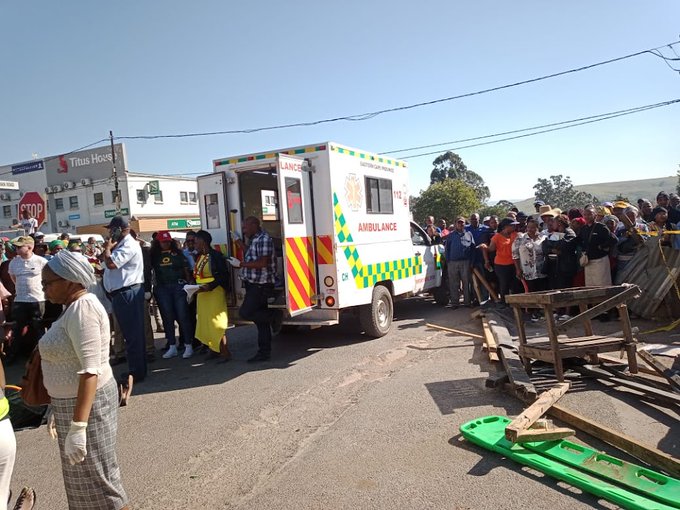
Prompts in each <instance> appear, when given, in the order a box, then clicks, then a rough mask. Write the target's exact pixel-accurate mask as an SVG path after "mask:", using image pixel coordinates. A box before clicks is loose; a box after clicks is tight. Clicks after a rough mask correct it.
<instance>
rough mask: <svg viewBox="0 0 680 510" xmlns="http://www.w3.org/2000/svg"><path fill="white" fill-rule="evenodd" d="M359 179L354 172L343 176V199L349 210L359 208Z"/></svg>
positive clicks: (360, 199) (360, 200) (360, 196)
mask: <svg viewBox="0 0 680 510" xmlns="http://www.w3.org/2000/svg"><path fill="white" fill-rule="evenodd" d="M362 198H363V197H362V191H361V180H359V178H358V177H357V175H356V174H347V177H346V178H345V200H347V205H349V208H350V210H352V211H355V212H356V211H358V210H359V209H361V204H362V202H363V200H362Z"/></svg>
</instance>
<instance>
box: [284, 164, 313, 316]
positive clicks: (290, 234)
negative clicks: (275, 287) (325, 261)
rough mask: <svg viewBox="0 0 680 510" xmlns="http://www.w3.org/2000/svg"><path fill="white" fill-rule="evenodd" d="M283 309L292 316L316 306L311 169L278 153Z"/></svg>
mask: <svg viewBox="0 0 680 510" xmlns="http://www.w3.org/2000/svg"><path fill="white" fill-rule="evenodd" d="M276 164H277V179H278V185H279V197H280V199H279V207H280V211H281V214H280V215H281V224H282V231H283V232H282V234H283V259H284V260H283V262H284V273H285V277H284V280H285V288H286V308H287V310H288V312H289V313H290V316H291V317H294V316H296V315H300V314H302V313H305V312H307V311H309V310H310V309H311V308H313V307H315V306H316V305H317V300H318V292H317V288H318V287H317V270H316V265H315V264H316V255H315V243H314V237H315V229H314V212H313V211H314V207H313V199H314V197H313V195H312V178H313V176H312V168H311V167H310V166H309V165H308V163H307V162H306V161H305V160H304V159H303V158H300V157H296V156H289V155H286V154H279V155H277V162H276Z"/></svg>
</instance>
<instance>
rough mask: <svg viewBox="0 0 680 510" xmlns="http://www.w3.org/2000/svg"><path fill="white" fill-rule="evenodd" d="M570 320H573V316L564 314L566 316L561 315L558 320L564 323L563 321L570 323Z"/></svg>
mask: <svg viewBox="0 0 680 510" xmlns="http://www.w3.org/2000/svg"><path fill="white" fill-rule="evenodd" d="M569 319H571V315H567V314H564V315H560V316H559V318H558V319H557V320H558V321H560V322H563V321H568V320H569Z"/></svg>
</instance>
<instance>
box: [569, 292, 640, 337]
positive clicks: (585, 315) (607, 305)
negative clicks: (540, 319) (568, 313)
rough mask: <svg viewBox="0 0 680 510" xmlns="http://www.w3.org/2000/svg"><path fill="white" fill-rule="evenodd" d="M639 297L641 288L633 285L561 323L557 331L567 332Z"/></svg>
mask: <svg viewBox="0 0 680 510" xmlns="http://www.w3.org/2000/svg"><path fill="white" fill-rule="evenodd" d="M639 295H640V287H638V286H637V285H631V286H630V287H629V288H628V289H626V290H624V291H623V292H621V293H619V294H617V295H616V296H614V297H611V298H609V299H606V300H605V301H602V302H601V303H599V304H597V305H595V306H593V307H592V308H588V309H586V311H584V312H582V313H580V314H578V315H576V316H574V317H572V318H571V319H568V320H566V321H564V322H561V323H559V324H558V325H557V329H558V330H560V331H565V330H566V329H568V328H570V327H572V326H573V325H575V324H580V323H582V322H584V321H589V320H590V319H592V318H594V317H597V316H598V315H600V314H602V313H604V312H606V311H608V310H610V309H612V308H614V307H615V306H617V305H619V304H621V303H625V302H626V301H628V300H629V299H631V298H634V297H637V296H639Z"/></svg>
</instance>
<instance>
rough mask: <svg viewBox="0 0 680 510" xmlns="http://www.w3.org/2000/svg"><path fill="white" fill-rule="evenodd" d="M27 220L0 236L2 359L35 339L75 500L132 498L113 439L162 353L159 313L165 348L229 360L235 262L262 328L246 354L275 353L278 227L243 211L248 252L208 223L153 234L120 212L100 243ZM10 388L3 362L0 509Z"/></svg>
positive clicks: (107, 502)
mask: <svg viewBox="0 0 680 510" xmlns="http://www.w3.org/2000/svg"><path fill="white" fill-rule="evenodd" d="M24 216H27V215H24ZM24 219H25V220H26V227H27V229H28V230H27V231H26V232H25V234H26V235H22V236H19V237H16V238H13V239H3V242H2V244H1V249H0V252H1V253H0V256H1V257H2V263H1V264H0V299H1V304H2V306H1V307H0V314H1V315H0V325H1V326H3V327H4V334H3V338H2V355H3V357H2V359H3V363H4V364H5V365H7V364H12V363H14V362H15V360H16V359H17V358H18V357H21V356H28V355H30V353H32V352H33V351H34V350H35V349H36V348H37V349H38V350H39V354H40V357H41V363H40V364H41V368H42V375H43V381H44V386H45V389H46V392H47V394H49V396H50V400H51V403H50V406H49V411H48V416H49V418H48V430H49V432H50V435H51V436H52V437H54V438H55V439H58V445H59V451H60V456H61V467H62V472H63V478H64V485H65V489H66V496H67V499H68V505H69V508H71V509H80V508H82V509H85V508H87V509H95V508H97V509H100V508H101V509H115V510H120V509H126V508H128V499H127V495H126V493H125V490H124V489H123V485H122V481H121V475H120V469H119V467H118V461H117V457H116V447H115V446H116V432H117V426H118V420H117V417H118V408H119V407H120V406H123V405H126V404H127V400H128V398H129V396H130V394H131V392H132V388H133V385H134V384H138V383H140V382H142V381H144V379H145V378H146V377H147V364H148V363H150V362H153V361H154V360H155V345H154V332H153V329H152V321H153V320H154V319H155V320H156V330H157V332H163V333H164V335H165V339H166V345H165V349H164V350H165V353H164V354H163V358H166V359H169V358H174V357H177V356H180V355H181V356H182V358H191V357H193V356H194V355H195V354H196V352H197V351H204V352H205V354H207V359H211V358H216V359H217V360H218V363H224V362H227V361H229V360H230V359H231V353H230V352H229V348H228V343H227V335H226V330H227V327H228V315H227V293H226V291H227V290H228V289H229V288H230V285H231V283H230V282H231V278H230V268H229V266H232V267H234V268H237V269H238V271H239V272H240V278H241V279H242V281H243V283H244V286H245V290H246V293H245V299H244V303H243V305H242V307H241V309H240V315H241V316H242V317H243V318H245V319H246V320H252V321H253V322H255V324H256V325H257V329H258V352H257V353H256V354H255V355H254V356H253V357H251V358H250V359H248V361H249V362H254V363H255V362H261V361H266V360H268V359H269V357H270V353H271V335H272V331H271V327H272V325H273V323H274V322H275V313H274V312H273V311H272V310H269V308H268V305H267V299H268V297H269V295H270V294H271V292H272V291H273V285H274V279H275V270H276V261H275V256H274V248H273V241H272V238H271V237H270V236H269V235H268V234H267V232H266V231H265V230H264V229H262V228H261V226H260V222H259V220H258V219H257V218H255V217H250V218H246V219H245V220H244V223H243V226H242V227H243V235H244V238H245V241H242V240H241V239H240V235H238V234H236V233H235V232H232V238H234V239H238V240H237V242H238V245H239V250H240V252H239V253H240V254H241V258H235V257H230V258H228V259H227V258H225V257H224V256H223V255H222V253H220V252H219V251H216V250H215V249H214V248H213V247H212V237H211V235H210V234H209V233H208V232H207V231H204V230H200V231H198V232H193V231H189V232H187V233H186V237H185V241H184V243H183V245H180V243H179V242H178V241H177V240H175V239H173V237H172V234H171V233H170V232H169V231H159V232H155V233H153V235H152V240H151V243H147V242H145V241H144V240H143V239H142V238H141V237H140V236H138V235H137V233H136V232H135V231H134V230H132V229H131V228H130V225H129V223H128V222H127V220H126V219H125V218H123V217H122V216H116V217H114V218H113V219H112V220H111V222H110V223H109V224H108V225H107V226H106V229H107V230H108V234H109V235H108V236H107V238H106V239H105V241H104V242H103V243H98V242H97V240H96V239H95V238H94V237H91V238H89V239H88V240H87V242H85V243H83V244H81V243H80V242H79V241H74V242H70V239H69V236H68V234H63V235H61V237H60V239H57V240H54V241H52V242H50V243H45V242H44V237H45V236H44V234H42V233H41V232H39V231H37V225H36V224H35V222H31V221H30V217H28V218H24ZM188 289H192V290H193V291H194V292H193V293H192V294H193V297H194V299H191V294H190V293H189V292H188ZM158 315H160V319H159V317H158ZM176 325H177V328H176ZM176 329H178V331H179V334H177V332H176ZM124 362H127V368H128V370H127V372H124V373H123V375H122V377H121V378H120V379H119V381H118V382H117V381H116V380H115V378H114V375H113V369H112V366H115V365H117V364H120V363H124ZM4 389H5V380H4V370H3V365H2V364H1V363H0V390H1V391H0V510H2V509H3V508H6V503H7V502H8V499H9V494H10V490H9V489H10V480H11V473H12V469H13V465H14V457H15V453H16V442H15V441H14V432H13V430H12V426H11V424H10V422H9V420H8V414H9V404H8V403H7V399H6V398H5V397H4ZM17 505H19V503H17ZM15 508H20V507H19V506H17V507H15ZM21 508H28V507H21Z"/></svg>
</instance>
